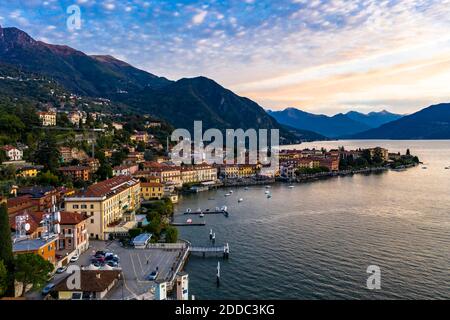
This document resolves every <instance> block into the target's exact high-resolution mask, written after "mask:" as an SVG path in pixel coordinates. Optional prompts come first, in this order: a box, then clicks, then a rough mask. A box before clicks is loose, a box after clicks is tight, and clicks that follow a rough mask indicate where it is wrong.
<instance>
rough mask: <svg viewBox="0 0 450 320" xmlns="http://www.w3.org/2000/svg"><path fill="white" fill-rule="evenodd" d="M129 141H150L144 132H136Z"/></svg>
mask: <svg viewBox="0 0 450 320" xmlns="http://www.w3.org/2000/svg"><path fill="white" fill-rule="evenodd" d="M130 139H131V141H136V142H144V143H147V142H148V140H149V139H150V135H149V134H148V133H147V132H145V131H137V132H136V133H134V134H132V135H131V137H130Z"/></svg>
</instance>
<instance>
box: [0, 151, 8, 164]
mask: <svg viewBox="0 0 450 320" xmlns="http://www.w3.org/2000/svg"><path fill="white" fill-rule="evenodd" d="M7 160H8V157H7V156H6V152H5V150H3V149H0V164H1V163H2V162H5V161H7Z"/></svg>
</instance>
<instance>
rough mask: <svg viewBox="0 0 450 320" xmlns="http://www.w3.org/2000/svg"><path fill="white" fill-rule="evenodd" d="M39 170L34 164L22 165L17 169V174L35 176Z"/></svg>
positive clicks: (27, 176) (23, 176) (28, 176)
mask: <svg viewBox="0 0 450 320" xmlns="http://www.w3.org/2000/svg"><path fill="white" fill-rule="evenodd" d="M39 172H40V168H39V167H35V166H29V167H23V168H20V169H19V170H17V176H19V177H22V178H35V177H36V176H37V175H38V173H39Z"/></svg>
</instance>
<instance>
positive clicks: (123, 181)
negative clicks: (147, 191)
mask: <svg viewBox="0 0 450 320" xmlns="http://www.w3.org/2000/svg"><path fill="white" fill-rule="evenodd" d="M137 184H139V181H138V180H135V179H133V178H132V177H130V176H117V177H114V178H111V179H108V180H105V181H102V182H99V183H96V184H93V185H91V186H90V187H88V188H87V189H86V190H82V191H80V192H79V193H77V194H76V195H75V197H86V198H94V197H95V198H96V197H111V196H113V195H115V194H116V193H119V192H122V191H124V190H126V189H128V188H130V187H132V186H135V185H137ZM69 198H70V197H69Z"/></svg>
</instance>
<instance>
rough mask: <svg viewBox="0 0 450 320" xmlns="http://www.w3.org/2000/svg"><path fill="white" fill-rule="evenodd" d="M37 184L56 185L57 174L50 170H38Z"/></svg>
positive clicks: (57, 181)
mask: <svg viewBox="0 0 450 320" xmlns="http://www.w3.org/2000/svg"><path fill="white" fill-rule="evenodd" d="M37 181H38V182H39V184H42V185H46V186H57V185H58V184H59V178H58V176H56V175H54V174H53V173H51V172H50V171H45V172H40V173H39V174H38V176H37Z"/></svg>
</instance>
